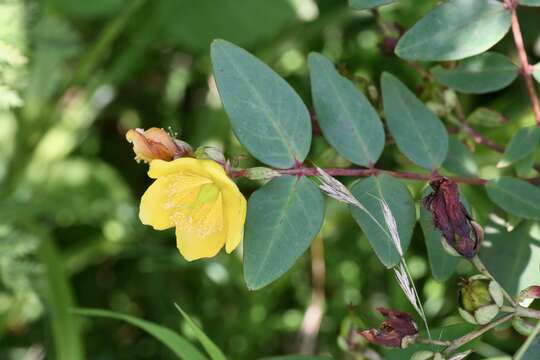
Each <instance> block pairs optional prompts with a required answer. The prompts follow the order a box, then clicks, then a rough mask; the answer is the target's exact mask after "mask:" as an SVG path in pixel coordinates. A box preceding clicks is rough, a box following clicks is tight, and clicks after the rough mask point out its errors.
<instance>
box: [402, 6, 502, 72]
mask: <svg viewBox="0 0 540 360" xmlns="http://www.w3.org/2000/svg"><path fill="white" fill-rule="evenodd" d="M511 21H512V19H511V15H510V11H508V10H507V9H506V8H505V7H504V4H503V3H502V2H498V1H493V0H474V1H471V0H450V1H446V2H444V3H442V4H441V5H439V6H438V7H437V8H435V9H434V10H433V11H431V12H430V13H428V14H427V15H426V16H424V17H423V18H422V19H420V21H418V22H417V23H416V24H415V25H414V26H413V27H412V28H411V29H410V30H409V31H407V32H406V33H405V35H403V37H402V38H401V40H400V41H399V42H398V45H397V47H396V54H397V55H398V56H399V57H401V58H403V59H406V60H421V61H446V60H459V59H464V58H466V57H470V56H473V55H477V54H480V53H483V52H484V51H486V50H488V49H489V48H491V47H492V46H493V45H495V44H496V43H498V42H499V40H501V39H502V38H503V37H504V35H505V34H506V33H507V32H508V29H510V25H511Z"/></svg>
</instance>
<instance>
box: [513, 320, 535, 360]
mask: <svg viewBox="0 0 540 360" xmlns="http://www.w3.org/2000/svg"><path fill="white" fill-rule="evenodd" d="M538 334H540V321H539V322H538V323H537V324H536V326H535V328H534V330H533V332H532V333H531V335H529V337H528V338H527V340H525V342H524V343H523V345H521V347H520V348H519V350H518V352H517V353H516V354H515V355H514V358H513V359H514V360H521V358H522V357H523V355H525V353H526V352H527V350H528V349H529V347H530V346H531V344H532V342H533V340H534V339H535V338H536V336H537V335H538Z"/></svg>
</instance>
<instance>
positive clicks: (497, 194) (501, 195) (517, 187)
mask: <svg viewBox="0 0 540 360" xmlns="http://www.w3.org/2000/svg"><path fill="white" fill-rule="evenodd" d="M486 190H487V194H488V196H489V198H490V199H491V201H493V202H494V203H495V204H497V205H498V206H500V207H501V208H502V209H503V210H505V211H507V212H509V213H511V214H513V215H516V216H519V217H522V218H524V219H532V220H540V190H539V189H538V188H537V187H536V186H534V185H532V184H530V183H528V182H526V181H524V180H519V179H516V178H512V177H508V176H503V177H501V178H499V179H495V180H491V181H490V182H489V183H487V184H486Z"/></svg>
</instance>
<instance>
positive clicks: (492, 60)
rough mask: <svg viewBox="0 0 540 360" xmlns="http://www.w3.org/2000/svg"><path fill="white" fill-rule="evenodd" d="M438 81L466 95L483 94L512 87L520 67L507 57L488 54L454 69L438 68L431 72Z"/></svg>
mask: <svg viewBox="0 0 540 360" xmlns="http://www.w3.org/2000/svg"><path fill="white" fill-rule="evenodd" d="M431 73H432V74H433V76H435V78H436V79H437V81H439V82H440V83H441V84H443V85H446V86H448V87H450V88H452V89H454V90H457V91H460V92H462V93H466V94H483V93H487V92H491V91H497V90H500V89H502V88H505V87H506V86H508V85H510V84H511V83H512V82H513V81H514V80H515V79H516V77H517V76H518V73H519V71H518V67H517V66H516V65H514V63H512V61H510V59H508V58H507V57H506V56H504V55H502V54H498V53H494V52H487V53H485V54H481V55H478V56H475V57H472V58H470V59H466V60H463V61H461V62H460V63H459V64H458V66H456V67H455V68H454V69H445V68H443V67H442V66H437V67H435V68H433V69H432V70H431Z"/></svg>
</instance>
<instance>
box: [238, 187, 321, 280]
mask: <svg viewBox="0 0 540 360" xmlns="http://www.w3.org/2000/svg"><path fill="white" fill-rule="evenodd" d="M323 218H324V198H323V196H322V194H321V192H320V191H319V189H318V188H317V187H316V186H315V184H313V182H311V180H309V179H308V178H306V177H301V178H296V177H294V176H281V177H279V178H276V179H274V180H272V181H270V182H269V183H268V184H266V185H265V186H264V187H262V188H260V189H259V190H257V191H255V192H254V193H253V195H251V197H250V198H249V202H248V211H247V220H246V226H245V236H244V277H245V279H246V283H247V286H248V287H249V288H250V289H252V290H256V289H260V288H262V287H263V286H265V285H268V284H270V283H271V282H272V281H274V280H276V279H277V278H279V277H280V276H281V275H283V274H284V273H285V272H286V271H287V270H289V269H290V268H291V267H292V266H293V264H294V262H295V261H296V260H297V259H298V258H299V257H300V256H301V255H302V254H303V253H304V252H305V251H306V250H307V249H308V248H309V245H310V244H311V240H313V238H314V237H315V236H316V235H317V233H318V232H319V230H320V228H321V226H322V222H323Z"/></svg>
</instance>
